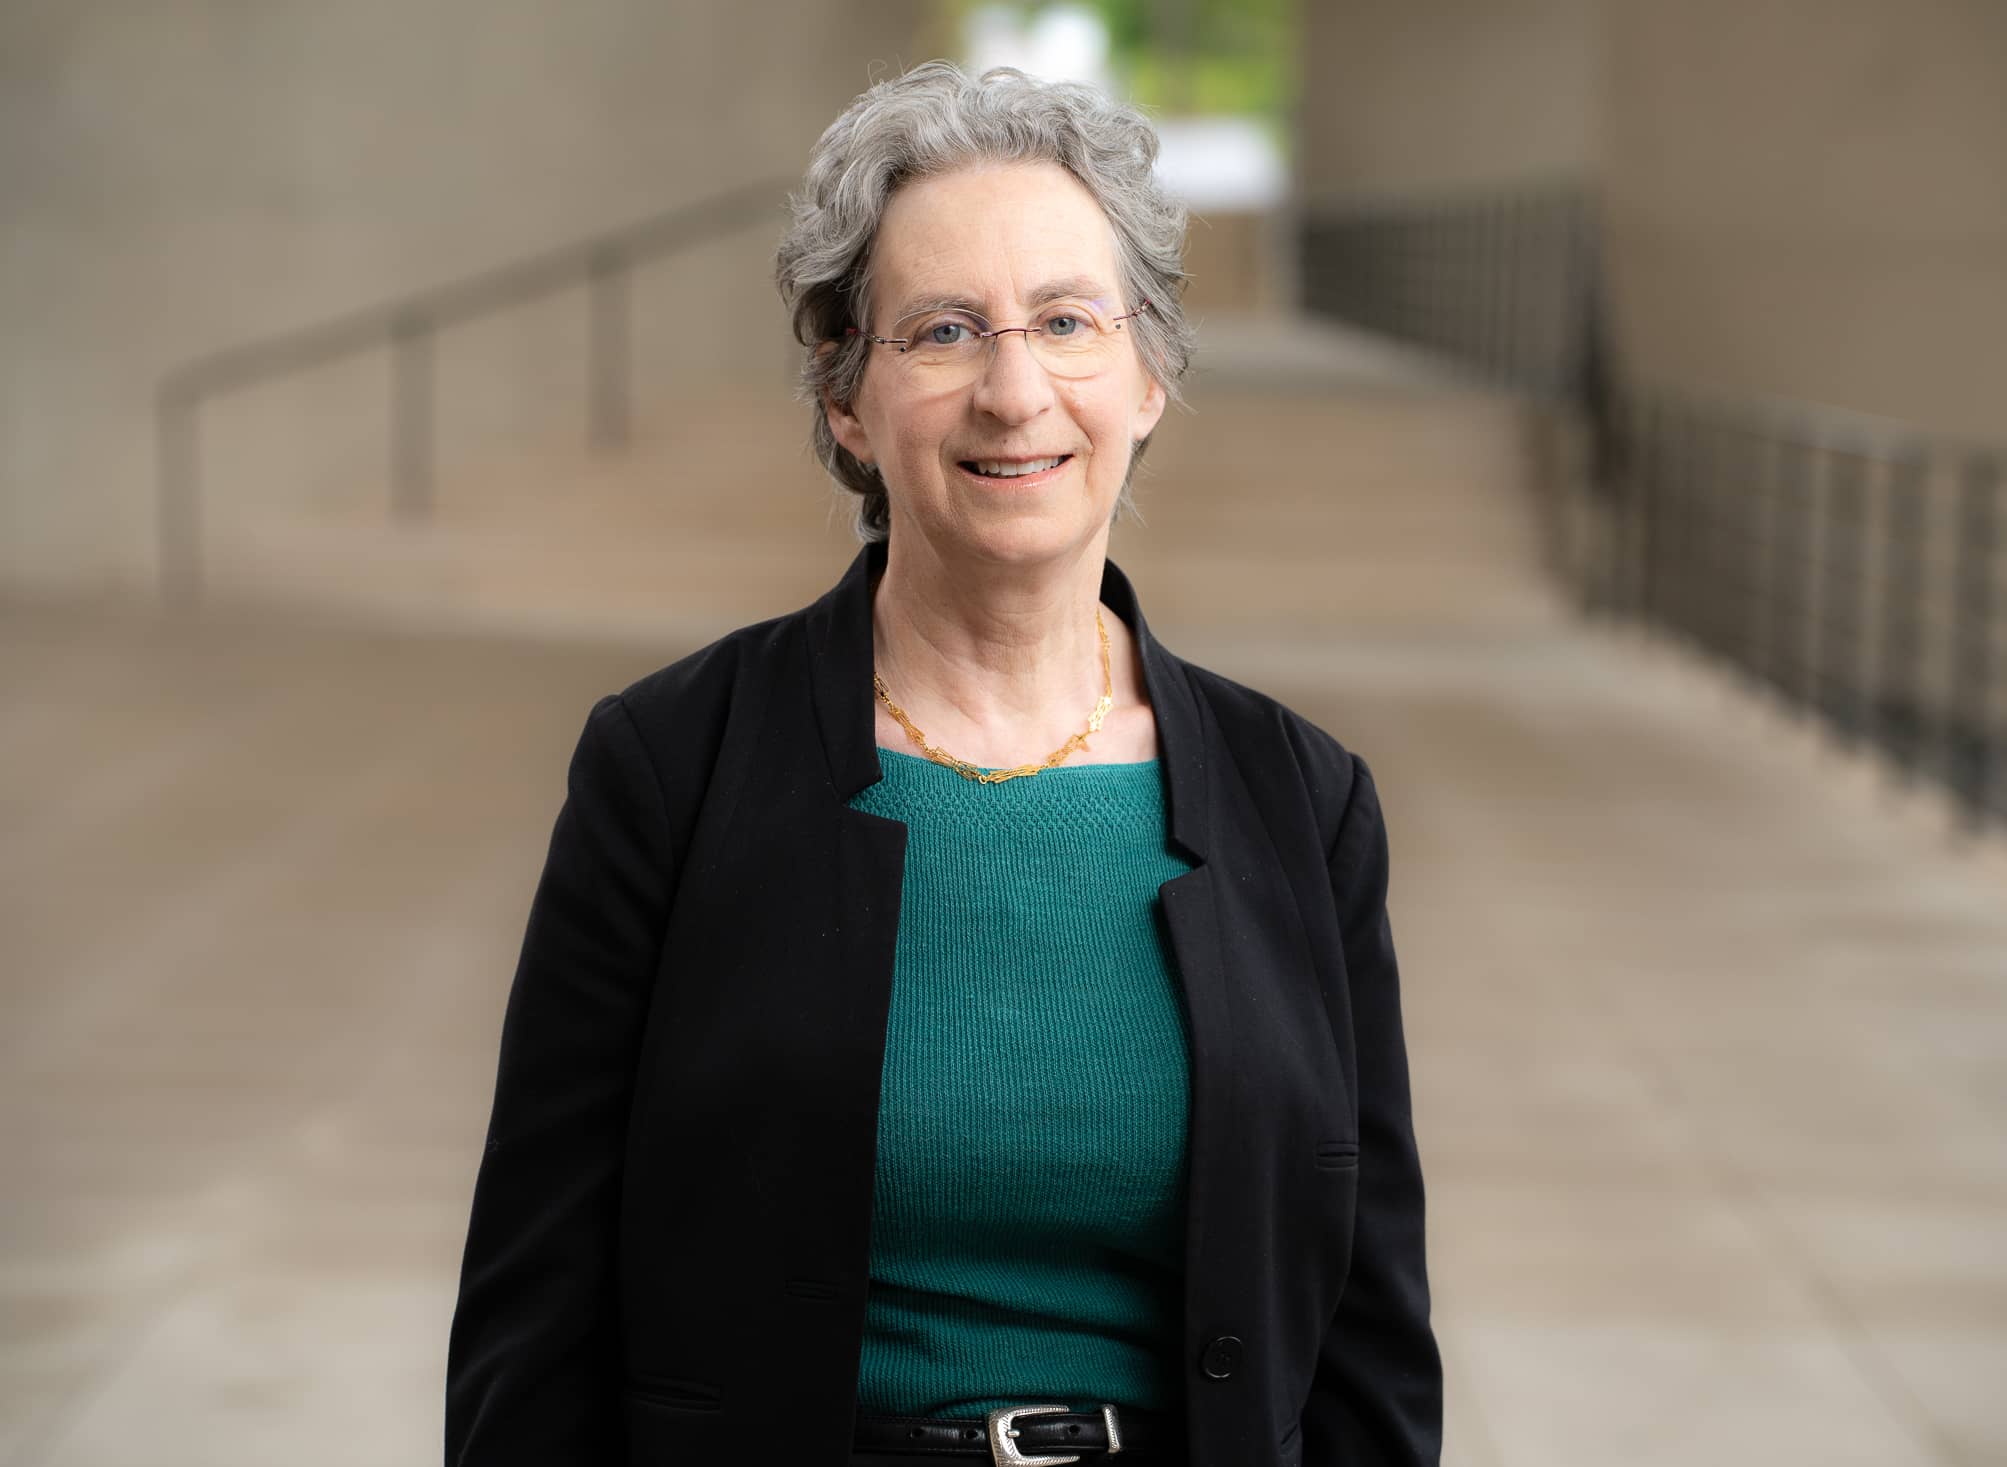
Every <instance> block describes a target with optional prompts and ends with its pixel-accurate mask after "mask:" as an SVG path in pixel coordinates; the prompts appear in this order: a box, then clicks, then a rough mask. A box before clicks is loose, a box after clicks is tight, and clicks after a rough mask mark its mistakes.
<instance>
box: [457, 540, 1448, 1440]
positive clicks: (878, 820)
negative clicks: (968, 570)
mask: <svg viewBox="0 0 2007 1467" xmlns="http://www.w3.org/2000/svg"><path fill="white" fill-rule="evenodd" d="M884 561H885V549H884V546H883V545H882V544H880V545H872V546H868V547H866V548H865V549H864V550H863V551H861V552H860V553H859V555H858V556H857V559H856V561H855V562H854V563H853V564H852V565H851V567H850V569H849V571H848V572H847V573H846V574H845V575H844V577H843V579H842V580H841V581H840V582H839V583H838V584H837V585H836V586H835V587H834V589H832V590H831V591H830V592H829V593H828V594H826V595H825V596H823V597H822V598H821V599H820V600H819V601H817V602H816V603H815V604H814V605H812V606H810V607H807V608H805V609H804V610H802V611H798V612H795V613H793V614H792V615H788V616H783V617H779V618H777V619H775V620H772V621H767V622H762V623H759V624H758V625H755V626H749V627H745V628H743V629H741V630H739V631H737V632H734V633H732V634H731V635H729V636H727V637H725V638H723V639H722V640H720V641H718V642H716V643H714V644H712V645H711V646H709V647H706V648H704V649H703V650H702V651H700V652H697V653H694V654H692V655H691V656H689V657H686V658H684V659H683V660H682V661H680V662H676V663H674V664H672V665H670V666H668V667H665V668H662V669H661V670H659V671H657V672H654V673H651V674H649V675H648V676H647V677H644V678H642V679H641V680H639V681H638V682H636V683H634V684H633V685H632V686H631V687H629V688H627V689H626V690H625V691H624V692H621V693H617V694H609V695H608V696H606V697H604V698H602V699H600V700H599V702H598V703H596V704H595V705H594V707H593V709H592V712H591V714H590V715H589V716H588V717H587V719H586V723H585V729H584V732H583V733H582V734H581V736H580V738H579V741H578V747H577V751H576V752H575V754H574V755H573V757H572V761H571V769H570V777H569V784H568V787H567V796H566V799H565V801H564V805H563V807H562V808H561V809H560V810H559V812H558V816H557V823H556V827H555V829H554V830H553V831H552V834H551V843H550V853H549V858H548V861H547V863H546V865H545V867H544V870H543V875H542V878H541V880H540V882H539V884H538V886H537V889H536V895H535V898H534V900H533V902H532V905H531V908H530V913H529V923H528V930H527V932H526V934H525V937H524V940H523V947H522V956H521V960H520V962H519V964H518V966H517V969H516V974H515V982H514V987H513V989H512V990H511V993H510V996H509V1004H508V1012H507V1017H506V1019H505V1021H504V1024H503V1029H502V1043H501V1063H500V1069H499V1073H498V1076H497V1079H496V1085H495V1100H494V1112H493V1117H492V1120H491V1122H490V1125H489V1129H488V1138H487V1150H486V1154H485V1156H484V1157H483V1159H482V1162H481V1168H480V1174H479V1178H478V1181H477V1183H476V1186H475V1191H474V1202H473V1216H472V1222H471V1225H470V1227H469V1229H468V1233H467V1245H466V1255H465V1260H464V1264H463V1267H462V1272H461V1281H460V1294H459V1303H458V1307H457V1309H456V1311H455V1313H454V1317H453V1327H452V1340H451V1346H450V1351H449V1358H448V1365H447V1389H446V1459H447V1461H448V1462H449V1463H452V1464H471V1467H501V1464H515V1463H521V1464H525V1467H528V1464H535V1467H556V1464H591V1467H609V1464H615V1463H622V1462H625V1463H631V1464H635V1467H642V1464H648V1467H723V1464H726V1463H734V1462H739V1461H750V1460H752V1457H751V1455H749V1454H748V1453H747V1451H746V1443H747V1442H748V1441H750V1440H753V1439H754V1438H753V1437H752V1436H751V1435H749V1433H750V1432H751V1431H754V1430H758V1429H770V1428H772V1427H773V1426H774V1425H775V1424H777V1423H784V1424H786V1425H787V1426H788V1427H789V1428H790V1441H791V1446H790V1448H789V1450H788V1451H787V1453H786V1457H787V1460H788V1461H789V1462H790V1463H791V1464H796V1467H841V1464H843V1463H845V1462H846V1461H847V1460H848V1457H849V1449H850V1446H849V1444H850V1433H851V1425H852V1418H853V1416H854V1415H855V1412H856V1388H857V1374H858V1359H859V1353H860V1348H861V1341H862V1336H863V1326H864V1302H865V1288H866V1283H867V1263H868V1258H869V1250H870V1222H871V1197H872V1169H873V1158H874V1146H875V1134H876V1128H877V1118H878V1082H879V1071H880V1067H881V1063H882V1058H883V1053H884V1041H885V1022H886V1013H887V1005H888V1001H889V998H890V993H891V980H892V952H893V938H894V934H895V932H896V930H897V927H898V919H899V892H900V881H901V875H902V863H903V859H904V853H905V847H906V827H905V826H904V825H902V824H900V823H899V822H897V821H892V820H887V819H884V818H882V817H879V816H874V815H868V814H865V813H863V812H860V811H855V810H851V809H849V808H847V807H846V805H845V801H846V800H848V799H849V798H850V797H851V796H852V795H854V794H855V793H856V792H857V791H858V790H860V789H862V788H864V787H865V786H866V785H869V784H871V783H873V782H875V781H876V780H877V779H878V778H879V777H880V773H879V765H878V753H877V741H876V738H875V735H874V730H873V692H872V686H871V672H872V630H871V602H870V591H869V587H870V578H871V577H872V576H873V575H875V574H876V573H877V572H878V571H879V570H881V569H882V568H883V566H884ZM1101 595H1102V599H1103V601H1105V602H1106V604H1107V605H1108V606H1109V607H1110V608H1111V609H1113V610H1114V611H1115V612H1116V613H1117V614H1119V615H1120V616H1121V617H1122V619H1123V620H1124V621H1125V622H1127V623H1128V624H1129V626H1130V627H1131V628H1132V630H1133V631H1134V633H1135V636H1136V638H1137V640H1138V642H1139V643H1140V646H1141V653H1142V661H1143V672H1144V680H1145V682H1146V684H1147V686H1148V688H1149V694H1150V699H1151V702H1152V704H1153V705H1154V708H1155V712H1156V717H1157V728H1158V741H1159V746H1160V750H1161V758H1162V760H1163V763H1164V766H1165V773H1166V779H1167V784H1168V794H1169V801H1170V809H1169V817H1170V831H1171V837H1172V840H1173V841H1174V842H1175V844H1176V845H1177V846H1178V847H1179V848H1180V850H1181V851H1182V853H1183V854H1184V855H1185V856H1187V857H1188V858H1189V859H1191V860H1192V861H1194V862H1196V863H1197V864H1196V865H1195V867H1194V869H1192V870H1190V871H1188V872H1186V873H1185V874H1183V875H1180V876H1178V877H1176V878H1174V879H1172V880H1170V881H1167V882H1165V883H1164V884H1163V886H1162V887H1161V889H1160V891H1161V897H1162V902H1163V911H1164V916H1165V920H1166V923H1167V927H1168V931H1169V934H1170V938H1171V947H1172V952H1173V955H1174V957H1175V960H1176V967H1177V971H1178V973H1179V974H1180V976H1181V978H1182V984H1183V991H1184V999H1185V1004H1186V1011H1187V1017H1188V1020H1189V1024H1188V1028H1189V1033H1190V1039H1191V1042H1190V1061H1191V1113H1190V1132H1189V1142H1188V1145H1189V1151H1188V1156H1187V1172H1186V1174H1187V1178H1188V1183H1189V1193H1188V1198H1187V1203H1186V1245H1185V1247H1186V1281H1185V1307H1184V1324H1183V1333H1182V1337H1181V1339H1180V1341H1179V1345H1178V1350H1179V1356H1180V1358H1181V1359H1182V1360H1183V1362H1184V1382H1183V1383H1184V1387H1185V1391H1186V1405H1185V1419H1186V1423H1187V1427H1188V1430H1189V1435H1190V1443H1191V1460H1192V1463H1193V1467H1270V1464H1281V1467H1296V1464H1299V1463H1300V1464H1303V1467H1377V1464H1401V1467H1411V1464H1421V1463H1434V1462H1436V1461H1437V1460H1438V1457H1439V1454H1440V1443H1441V1416H1442V1368H1441V1362H1440V1359H1439V1357H1438V1354H1437V1350H1436V1343H1435V1339H1434V1336H1433V1334H1432V1332H1431V1330H1430V1325H1429V1289H1428V1281H1427V1273H1426V1267H1425V1262H1424V1250H1423V1228H1422V1177H1421V1169H1420V1163H1419V1160H1418V1158H1417V1154H1416V1147H1415V1140H1414V1134H1413V1128H1412V1124H1411V1121H1410V1113H1409V1099H1408V1069H1407V1058H1406V1051H1405V1047H1404V1044H1403V1040H1402V1033H1401V1012H1400V997H1399V986H1398V979H1397V976H1396V972H1395V965H1394V950H1393V945H1392V940H1391V937H1390V935H1389V931H1388V925H1387V911H1386V890H1387V839H1386V834H1385V831H1384V828H1383V826H1382V823H1381V818H1380V806H1379V802H1378V800H1377V799H1376V797H1375V795H1374V791H1373V781H1372V778H1371V776H1370V775H1369V773H1368V772H1367V769H1366V766H1365V764H1364V763H1363V762H1361V761H1360V759H1359V758H1358V757H1357V756H1356V755H1353V754H1349V753H1347V752H1346V751H1345V750H1344V749H1343V748H1342V747H1341V746H1340V745H1339V744H1338V743H1337V741H1336V740H1334V739H1332V738H1331V737H1330V736H1329V735H1327V734H1325V733H1324V732H1322V731H1321V730H1319V729H1318V728H1316V727H1315V726H1314V725H1312V724H1310V723H1309V722H1307V721H1305V720H1304V719H1302V718H1300V717H1298V716H1297V715H1296V714H1294V713H1292V712H1290V711H1289V710H1288V709H1286V708H1283V707H1282V706H1280V705H1279V704H1277V703H1276V702H1274V701H1273V700H1271V699H1269V698H1266V697H1264V696H1262V695H1261V694H1259V693H1255V692H1252V691H1250V690H1248V689H1246V688H1244V687H1241V686H1239V685H1238V684H1235V683H1232V682H1229V681H1228V680H1226V679H1225V678H1222V677H1219V676H1217V675H1215V674H1213V673H1210V672H1207V671H1205V670H1203V669H1201V668H1198V667H1195V666H1193V665H1191V664H1190V663H1187V662H1185V661H1183V660H1182V659H1180V658H1178V657H1176V656H1174V655H1172V654H1171V653H1170V652H1168V651H1166V650H1165V649H1164V648H1163V647H1162V646H1161V645H1159V644H1158V643H1157V641H1156V640H1155V639H1154V638H1152V636H1151V635H1150V632H1149V630H1148V628H1147V627H1146V626H1145V625H1144V622H1143V616H1142V612H1141V609H1140V608H1139V607H1138V606H1137V603H1136V596H1135V593H1134V591H1133V590H1132V589H1131V588H1130V585H1129V582H1128V579H1127V578H1126V577H1125V576H1124V575H1123V574H1122V573H1121V571H1120V570H1118V569H1117V568H1116V567H1115V566H1114V564H1113V563H1110V564H1108V566H1107V568H1106V570H1105V572H1104V576H1103V580H1102V590H1101Z"/></svg>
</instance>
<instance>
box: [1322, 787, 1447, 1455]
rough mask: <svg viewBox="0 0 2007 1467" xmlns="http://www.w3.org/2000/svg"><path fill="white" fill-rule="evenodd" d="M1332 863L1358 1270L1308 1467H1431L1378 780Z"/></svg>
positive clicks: (1334, 1343) (1421, 1258) (1418, 1223)
mask: <svg viewBox="0 0 2007 1467" xmlns="http://www.w3.org/2000/svg"><path fill="white" fill-rule="evenodd" d="M1348 757H1350V758H1351V760H1352V763H1353V771H1352V786H1351V795H1350V798H1349V800H1348V803H1347V806H1346V810H1345V814H1344V816H1343V817H1342V819H1341V820H1340V823H1339V827H1338V835H1337V839H1336V841H1335V843H1334V844H1333V847H1332V851H1331V856H1330V862H1329V866H1330V876H1331V892H1332V896H1333V897H1334V898H1335V899H1336V901H1337V905H1338V920H1339V927H1340V930H1341V933H1342V936H1343V940H1344V950H1345V970H1346V976H1347V980H1348V983H1349V985H1350V994H1351V1004H1352V1027H1353V1035H1354V1039H1355V1044H1356V1053H1357V1071H1356V1072H1357V1075H1358V1086H1359V1100H1358V1104H1359V1182H1358V1189H1359V1190H1358V1202H1357V1207H1356V1211H1355V1214H1354V1222H1353V1231H1352V1263H1351V1270H1350V1273H1349V1275H1348V1276H1347V1279H1346V1284H1345V1291H1344V1294H1343V1295H1342V1296H1341V1298H1340V1299H1339V1301H1338V1310H1337V1313H1336V1314H1335V1315H1334V1316H1333V1318H1332V1321H1331V1325H1330V1328H1329V1330H1328V1331H1327V1333H1326V1335H1325V1338H1324V1344H1323V1348H1322V1350H1321V1351H1320V1352H1319V1354H1318V1360H1317V1369H1316V1373H1315V1376H1314V1378H1313V1380H1312V1383H1311V1390H1310V1399H1309V1402H1308V1403H1307V1404H1306V1406H1305V1407H1304V1411H1303V1442H1304V1449H1303V1467H1422V1464H1430V1467H1433V1464H1435V1463H1437V1462H1439V1461H1440V1459H1441V1455H1442V1409H1443V1381H1442V1360H1441V1356H1440V1354H1439V1352H1438V1350H1437V1347H1436V1340H1435V1335H1434V1332H1433V1331H1432V1329H1431V1328H1430V1325H1429V1283H1428V1268H1427V1262H1426V1257H1425V1252H1424V1247H1423V1227H1422V1211H1423V1206H1422V1171H1421V1161H1420V1157H1419V1155H1418V1153H1417V1150H1416V1146H1415V1134H1414V1124H1413V1117H1412V1112H1411V1109H1410V1102H1409V1093H1408V1059H1407V1049H1406V1046H1405V1043H1404V1040H1403V1038H1402V1032H1401V1000H1400V977H1399V973H1398V971H1397V969H1396V966H1395V962H1394V942H1393V934H1392V929H1391V928H1390V926H1389V924H1388V921H1387V832H1386V826H1385V823H1384V821H1383V820H1382V818H1381V815H1380V801H1379V796H1378V793H1377V792H1376V790H1375V788H1374V785H1373V777H1372V773H1371V771H1369V770H1368V769H1367V767H1366V763H1365V761H1364V760H1363V759H1361V758H1359V756H1358V755H1356V754H1352V755H1349V756H1348Z"/></svg>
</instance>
